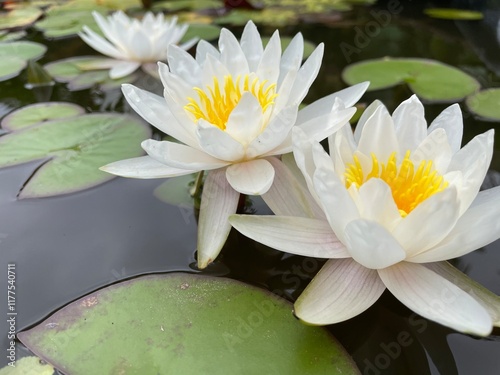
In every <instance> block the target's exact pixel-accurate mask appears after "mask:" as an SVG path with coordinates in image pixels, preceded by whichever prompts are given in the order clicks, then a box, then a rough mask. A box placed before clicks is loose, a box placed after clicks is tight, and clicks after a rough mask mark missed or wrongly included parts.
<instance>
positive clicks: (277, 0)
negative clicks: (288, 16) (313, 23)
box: [262, 0, 376, 14]
mask: <svg viewBox="0 0 500 375" xmlns="http://www.w3.org/2000/svg"><path fill="white" fill-rule="evenodd" d="M262 2H263V4H264V6H266V7H276V8H278V9H279V8H282V7H286V8H289V9H293V10H294V11H295V12H296V13H297V14H304V13H328V12H332V11H349V10H352V7H353V6H354V5H371V4H373V3H375V2H376V0H262Z"/></svg>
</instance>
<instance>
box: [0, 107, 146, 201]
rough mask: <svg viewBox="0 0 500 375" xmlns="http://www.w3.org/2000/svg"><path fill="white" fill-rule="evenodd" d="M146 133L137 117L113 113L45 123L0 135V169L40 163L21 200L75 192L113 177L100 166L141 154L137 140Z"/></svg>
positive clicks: (87, 115)
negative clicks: (27, 163) (34, 161)
mask: <svg viewBox="0 0 500 375" xmlns="http://www.w3.org/2000/svg"><path fill="white" fill-rule="evenodd" d="M150 133H151V131H150V128H149V127H148V126H147V125H146V124H145V123H143V122H142V121H140V120H139V119H137V118H136V117H131V116H128V115H120V114H114V113H96V114H84V115H80V116H76V117H71V118H68V119H60V120H52V121H46V122H42V123H38V124H35V125H32V126H30V127H29V128H25V129H21V130H18V131H14V132H12V133H10V134H7V135H4V136H2V137H0V167H8V166H11V165H16V164H21V163H25V162H28V161H32V160H43V159H45V162H44V163H43V165H42V166H41V167H39V168H38V169H37V170H35V171H34V173H33V175H32V176H31V177H30V178H29V180H28V182H27V183H26V185H25V186H24V187H23V188H22V190H21V192H20V194H19V197H20V198H37V197H48V196H54V195H59V194H66V193H71V192H75V191H80V190H84V189H87V188H90V187H93V186H96V185H98V184H101V183H103V182H105V181H108V180H110V179H111V178H113V176H112V175H110V174H108V173H104V172H102V171H100V170H99V169H98V168H99V167H101V166H103V165H105V164H108V163H111V162H113V161H117V160H121V159H127V158H131V157H136V156H140V155H142V154H143V151H142V150H141V148H140V146H139V145H140V142H141V141H143V140H144V139H146V138H149V137H150V135H151V134H150Z"/></svg>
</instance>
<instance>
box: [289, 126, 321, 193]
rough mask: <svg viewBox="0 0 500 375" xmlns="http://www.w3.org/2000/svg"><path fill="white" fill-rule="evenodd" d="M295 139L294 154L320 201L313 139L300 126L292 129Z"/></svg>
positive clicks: (309, 185) (308, 184) (311, 188)
mask: <svg viewBox="0 0 500 375" xmlns="http://www.w3.org/2000/svg"><path fill="white" fill-rule="evenodd" d="M292 134H293V135H292V139H293V156H294V158H295V162H296V163H297V167H298V168H299V169H300V171H301V172H302V174H303V176H304V180H305V182H306V184H307V187H308V188H309V191H310V192H311V194H312V196H313V197H314V199H315V200H316V201H317V202H319V198H318V196H317V195H316V189H315V187H314V184H313V175H314V171H315V170H316V166H315V165H314V161H313V157H312V141H311V140H310V139H309V138H307V135H306V134H305V133H304V132H303V131H302V130H301V129H300V128H298V127H296V126H295V127H294V128H293V130H292Z"/></svg>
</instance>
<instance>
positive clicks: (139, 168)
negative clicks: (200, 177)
mask: <svg viewBox="0 0 500 375" xmlns="http://www.w3.org/2000/svg"><path fill="white" fill-rule="evenodd" d="M99 169H100V170H101V171H104V172H107V173H111V174H114V175H116V176H122V177H130V178H143V179H147V178H165V177H176V176H183V175H186V174H190V173H194V172H196V171H192V170H187V169H178V168H172V167H169V166H168V165H165V164H162V163H160V162H159V161H156V160H154V159H153V158H151V157H149V156H141V157H138V158H133V159H125V160H120V161H116V162H114V163H110V164H106V165H105V166H103V167H101V168H99Z"/></svg>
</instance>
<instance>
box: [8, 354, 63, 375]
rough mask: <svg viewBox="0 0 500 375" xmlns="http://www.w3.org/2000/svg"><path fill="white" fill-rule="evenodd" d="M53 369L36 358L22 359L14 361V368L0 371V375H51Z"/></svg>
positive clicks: (10, 367) (9, 367)
mask: <svg viewBox="0 0 500 375" xmlns="http://www.w3.org/2000/svg"><path fill="white" fill-rule="evenodd" d="M53 373H54V368H53V367H52V366H51V365H49V364H48V363H44V362H42V361H40V358H38V357H33V356H32V357H24V358H21V359H18V360H16V363H15V366H9V365H7V366H5V367H2V368H1V369H0V375H52V374H53Z"/></svg>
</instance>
